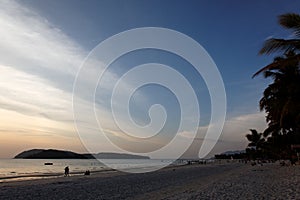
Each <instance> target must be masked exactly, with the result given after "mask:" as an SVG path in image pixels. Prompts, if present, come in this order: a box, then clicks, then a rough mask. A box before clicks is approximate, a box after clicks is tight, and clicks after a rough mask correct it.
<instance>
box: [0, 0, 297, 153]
mask: <svg viewBox="0 0 300 200" xmlns="http://www.w3.org/2000/svg"><path fill="white" fill-rule="evenodd" d="M299 7H300V2H297V1H293V0H288V1H271V0H269V1H243V2H241V1H237V0H229V1H217V0H212V1H170V0H166V1H156V0H152V1H145V0H142V1H138V0H128V1H121V0H119V1H118V0H107V1H106V0H101V1H96V0H95V1H93V0H88V1H80V0H61V1H58V0H42V1H40V0H26V1H14V0H12V1H9V0H2V1H0V36H1V41H0V121H1V123H0V158H10V157H13V156H14V155H16V154H17V153H19V152H21V151H23V150H28V149H32V148H56V149H65V150H71V151H75V152H87V151H90V150H95V151H96V150H97V151H103V152H108V151H115V148H113V147H112V145H111V144H110V143H109V142H107V138H105V137H104V136H99V130H96V129H95V116H94V115H91V113H90V111H89V109H90V106H91V105H95V115H96V118H97V120H98V122H99V121H100V123H101V126H102V131H104V132H105V133H106V134H107V136H108V137H109V138H110V139H111V140H114V141H117V142H118V141H123V142H121V143H118V144H119V145H120V147H121V149H125V150H127V151H129V152H133V153H146V154H147V152H148V151H151V150H153V149H155V148H161V147H162V146H164V145H165V144H166V143H168V142H170V141H171V140H172V138H173V137H174V133H176V132H178V134H179V135H180V137H181V138H182V142H183V143H184V141H185V140H187V139H189V140H190V137H191V135H192V134H191V133H190V131H191V130H190V129H189V128H187V127H184V128H182V129H180V130H178V127H179V124H180V120H181V119H180V114H181V113H182V111H181V110H180V102H179V101H178V99H176V95H174V93H172V91H170V90H169V89H168V88H167V87H162V86H160V85H157V84H152V85H145V86H143V87H141V88H139V89H138V90H136V91H135V92H134V93H133V94H132V96H131V99H130V102H129V106H128V107H129V110H130V112H131V113H130V116H131V117H132V120H133V121H134V124H137V125H139V126H142V127H143V126H145V127H146V128H145V127H144V129H142V130H144V131H134V129H133V128H132V127H131V126H130V125H129V124H130V123H129V122H128V119H127V117H128V116H127V114H128V113H127V111H125V110H123V111H122V105H123V104H124V102H125V100H126V95H127V93H128V91H129V90H130V88H131V87H132V85H133V84H135V83H136V82H137V81H139V80H141V79H145V78H146V77H143V76H141V77H139V76H136V77H133V78H131V79H130V78H129V79H127V80H125V81H124V82H122V84H121V88H122V89H121V90H120V91H121V92H120V93H118V95H119V96H118V98H117V100H116V101H115V102H114V105H115V106H116V107H117V108H119V107H120V109H121V111H120V112H118V113H117V117H118V119H119V121H120V124H123V125H124V126H125V127H124V128H125V129H127V130H128V131H129V132H131V133H132V134H133V135H134V136H136V137H150V136H152V135H153V133H152V132H153V131H154V129H156V128H157V127H160V126H163V129H162V130H160V135H159V136H158V137H153V138H152V139H153V140H151V142H153V143H151V144H153V145H152V146H151V145H150V146H147V142H145V143H143V142H141V143H139V142H137V141H134V142H133V143H134V144H137V143H138V145H137V146H134V145H133V146H132V145H131V143H130V142H124V140H126V138H125V137H124V135H123V134H122V133H121V132H120V130H119V129H118V126H116V122H115V121H114V119H113V114H112V108H111V101H110V100H111V98H112V95H113V89H114V87H115V85H116V84H118V81H119V80H120V79H121V77H122V76H123V75H124V74H126V73H127V72H128V71H130V70H131V69H133V68H134V66H138V65H142V64H145V63H161V64H163V65H168V66H171V68H172V69H175V70H176V71H177V72H179V73H180V74H181V75H183V77H185V78H186V79H187V80H188V81H189V82H190V85H191V87H192V89H193V90H194V92H195V95H196V97H197V101H198V103H199V109H200V116H201V117H200V121H199V123H197V136H196V139H195V140H193V143H192V145H191V146H190V148H189V149H188V150H187V151H186V152H185V154H184V155H185V156H187V157H195V156H197V155H198V151H199V148H200V146H201V144H202V141H203V137H204V135H203V133H205V131H206V130H207V128H208V126H209V122H210V117H211V100H210V96H209V91H208V88H207V87H206V84H205V81H204V80H203V77H201V76H199V74H197V73H196V71H195V69H193V66H191V64H190V63H189V62H187V61H186V60H184V59H182V58H180V57H178V56H177V55H175V54H173V53H170V52H166V51H162V50H157V49H156V50H155V49H144V50H137V51H133V52H130V53H128V54H126V55H123V56H121V57H119V58H118V59H117V60H115V61H114V62H113V63H111V65H110V66H109V69H108V70H107V71H105V73H104V74H103V79H102V80H101V81H102V82H101V83H102V84H101V85H99V86H97V88H96V90H95V103H94V102H90V99H89V98H88V97H89V96H90V95H91V94H89V93H88V92H87V91H88V88H89V87H90V84H92V81H91V80H92V79H93V78H95V75H96V74H97V73H98V71H99V70H103V60H99V59H98V60H95V59H94V60H92V62H93V63H94V65H95V66H93V67H91V68H90V71H87V72H86V73H87V74H86V75H85V76H84V79H82V80H81V85H80V87H82V90H80V91H79V92H78V93H76V94H75V99H77V100H78V101H77V106H78V109H79V111H78V110H77V113H75V114H74V110H73V101H72V100H74V92H73V87H74V81H75V80H76V76H77V75H78V72H80V70H81V67H82V65H83V63H84V62H86V61H88V59H87V57H88V56H90V55H91V51H92V50H93V49H94V48H95V47H96V46H97V45H98V44H99V43H101V42H103V41H104V40H106V39H107V38H109V37H111V36H114V35H115V34H118V33H120V32H123V31H126V30H130V29H133V28H142V27H161V28H167V29H172V30H175V31H178V32H181V33H183V34H185V35H187V36H189V37H191V38H192V39H193V40H195V41H197V42H198V43H199V44H201V45H202V47H203V48H204V49H205V50H206V51H207V53H208V54H209V55H210V57H211V58H212V59H213V61H214V62H215V64H216V66H217V68H218V70H219V72H220V75H221V77H222V79H223V83H224V86H225V91H226V99H227V101H226V120H225V124H224V128H223V131H222V134H221V136H220V138H219V140H218V141H217V144H216V146H215V147H214V148H213V150H212V151H211V152H210V154H209V155H210V156H212V155H214V154H215V153H221V152H224V151H228V150H241V149H245V147H246V146H247V140H246V138H245V135H246V134H247V133H249V129H257V130H258V131H263V130H264V129H265V128H266V123H265V113H264V112H260V111H259V107H258V102H259V99H260V98H261V96H262V92H263V90H264V88H265V87H266V86H267V84H268V83H269V81H270V80H264V79H263V78H262V77H257V78H255V79H252V78H251V76H252V75H253V74H254V73H255V72H256V71H257V70H258V69H260V68H261V67H263V66H265V65H267V64H268V63H270V62H271V61H272V59H273V56H260V55H258V51H259V49H260V48H261V46H262V44H263V42H264V41H265V40H266V39H268V38H271V37H278V38H287V37H290V36H291V35H290V33H289V32H287V31H286V30H283V29H282V28H281V27H280V26H279V25H278V24H277V17H278V15H280V14H284V13H287V12H297V11H298V10H299ZM127 42H128V41H127ZM129 42H130V41H129ZM120 45H122V44H120ZM114 48H115V47H113V48H110V49H108V51H109V52H114V51H115V50H116V49H114ZM149 67H151V66H149ZM151 70H152V71H151ZM151 70H150V72H149V76H150V74H151V72H154V71H153V70H154V68H152V69H151ZM158 74H159V73H157V74H156V75H158ZM173 78H174V77H173V76H169V77H168V76H167V77H165V79H164V80H173ZM177 87H179V88H181V87H183V86H182V85H179V84H178V85H177ZM158 104H159V105H161V106H163V108H164V109H161V107H160V106H158V107H157V105H158ZM153 105H155V106H154V107H153ZM186 107H187V109H190V110H189V112H190V113H192V112H193V110H194V109H193V107H189V106H186ZM152 111H153V112H152ZM151 113H152V114H153V116H151ZM76 116H80V120H76V119H75V122H77V124H75V123H74V117H76ZM191 116H192V114H191ZM184 120H185V122H186V123H187V124H189V123H192V122H193V120H194V119H193V118H192V117H190V118H189V117H186V118H184ZM162 122H164V123H163V124H161V123H162ZM151 123H153V124H154V125H155V123H157V124H156V125H155V126H154V128H153V127H152V126H147V125H149V124H150V125H151ZM120 124H119V125H120ZM78 126H80V127H83V128H82V130H83V131H81V132H80V133H78V130H79V128H78ZM147 127H150V128H147ZM152 128H153V129H152ZM138 130H141V129H138ZM156 132H157V131H156ZM178 146H180V143H179V144H178ZM174 151H175V150H174ZM169 153H170V152H169ZM182 153H183V152H182ZM150 155H151V154H150ZM156 156H157V155H156ZM163 156H164V157H168V156H169V157H172V152H171V153H170V154H168V153H167V154H165V155H163ZM154 157H155V156H154ZM158 157H159V156H158Z"/></svg>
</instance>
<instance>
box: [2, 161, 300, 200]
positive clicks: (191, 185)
mask: <svg viewBox="0 0 300 200" xmlns="http://www.w3.org/2000/svg"><path fill="white" fill-rule="evenodd" d="M299 183H300V167H299V166H283V167H282V166H280V165H279V164H265V165H263V166H251V165H250V164H242V163H229V164H213V165H197V164H195V165H187V166H179V167H170V168H166V169H162V170H159V171H156V172H151V173H144V174H128V173H122V172H116V171H111V172H103V173H94V174H92V175H91V176H70V177H58V178H47V179H39V180H30V181H15V182H3V183H0V199H300V187H299Z"/></svg>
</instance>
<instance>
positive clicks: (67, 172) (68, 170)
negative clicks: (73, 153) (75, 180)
mask: <svg viewBox="0 0 300 200" xmlns="http://www.w3.org/2000/svg"><path fill="white" fill-rule="evenodd" d="M65 176H70V169H69V166H66V167H65Z"/></svg>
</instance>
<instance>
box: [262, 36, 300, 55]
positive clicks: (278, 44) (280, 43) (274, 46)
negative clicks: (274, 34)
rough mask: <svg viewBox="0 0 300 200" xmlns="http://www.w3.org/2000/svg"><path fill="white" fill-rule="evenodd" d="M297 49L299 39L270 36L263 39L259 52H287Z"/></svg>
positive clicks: (299, 46) (299, 43)
mask: <svg viewBox="0 0 300 200" xmlns="http://www.w3.org/2000/svg"><path fill="white" fill-rule="evenodd" d="M297 50H298V51H299V50H300V40H298V39H290V40H285V39H276V38H271V39H268V40H266V41H265V43H264V45H263V47H262V48H261V50H260V51H259V54H271V53H275V52H284V53H285V52H288V51H297Z"/></svg>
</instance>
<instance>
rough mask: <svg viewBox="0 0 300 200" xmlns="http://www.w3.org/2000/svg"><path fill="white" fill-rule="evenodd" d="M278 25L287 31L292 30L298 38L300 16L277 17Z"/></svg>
mask: <svg viewBox="0 0 300 200" xmlns="http://www.w3.org/2000/svg"><path fill="white" fill-rule="evenodd" d="M279 24H280V25H281V26H283V27H284V28H287V29H292V30H293V31H294V34H295V35H296V36H297V37H300V15H298V14H296V13H287V14H284V15H280V16H279Z"/></svg>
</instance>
